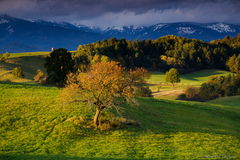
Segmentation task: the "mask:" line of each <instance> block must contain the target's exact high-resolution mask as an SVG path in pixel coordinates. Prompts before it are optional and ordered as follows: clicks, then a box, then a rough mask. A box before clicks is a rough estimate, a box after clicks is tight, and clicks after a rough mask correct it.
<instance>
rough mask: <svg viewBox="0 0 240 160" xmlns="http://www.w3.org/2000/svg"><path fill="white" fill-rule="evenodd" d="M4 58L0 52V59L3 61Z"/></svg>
mask: <svg viewBox="0 0 240 160" xmlns="http://www.w3.org/2000/svg"><path fill="white" fill-rule="evenodd" d="M4 59H5V57H4V56H3V54H2V53H0V61H3V60H4Z"/></svg>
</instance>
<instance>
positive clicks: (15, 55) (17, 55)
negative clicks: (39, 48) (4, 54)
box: [9, 52, 50, 58]
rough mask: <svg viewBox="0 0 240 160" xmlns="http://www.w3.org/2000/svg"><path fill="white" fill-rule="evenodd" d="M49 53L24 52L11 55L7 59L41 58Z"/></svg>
mask: <svg viewBox="0 0 240 160" xmlns="http://www.w3.org/2000/svg"><path fill="white" fill-rule="evenodd" d="M48 54H50V52H26V53H11V54H10V57H9V58H14V57H29V56H43V55H48Z"/></svg>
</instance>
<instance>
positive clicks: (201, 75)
mask: <svg viewBox="0 0 240 160" xmlns="http://www.w3.org/2000/svg"><path fill="white" fill-rule="evenodd" d="M228 74H235V73H231V72H228V71H223V70H218V69H209V70H201V71H196V72H192V73H187V74H181V75H180V78H181V82H180V84H189V85H201V84H202V83H204V82H205V81H207V79H208V77H209V76H211V75H218V76H219V75H223V76H227V75H228ZM164 78H165V73H163V72H152V76H151V78H150V79H149V80H148V82H150V83H156V84H158V83H165V79H164Z"/></svg>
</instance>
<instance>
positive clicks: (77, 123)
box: [0, 84, 240, 159]
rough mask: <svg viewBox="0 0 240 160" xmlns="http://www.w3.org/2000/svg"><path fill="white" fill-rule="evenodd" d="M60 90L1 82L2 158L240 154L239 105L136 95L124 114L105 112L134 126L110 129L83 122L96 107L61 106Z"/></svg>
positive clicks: (157, 156)
mask: <svg viewBox="0 0 240 160" xmlns="http://www.w3.org/2000/svg"><path fill="white" fill-rule="evenodd" d="M58 95H59V89H58V88H50V87H41V86H38V87H34V86H26V85H8V84H5V85H1V84H0V97H1V101H0V116H1V119H0V139H1V144H0V159H42V158H46V157H47V158H48V159H79V158H82V159H88V158H100V159H114V158H116V159H161V158H162V159H200V158H204V157H207V156H215V157H220V158H222V157H221V156H227V157H230V158H236V159H237V158H240V146H239V144H240V132H239V128H240V109H239V107H235V106H224V105H215V104H210V103H198V102H185V101H174V100H173V101H172V100H158V99H154V98H138V99H137V101H138V103H139V105H138V106H129V105H124V106H123V107H124V108H125V109H124V110H123V111H122V113H121V116H119V115H118V114H117V113H116V112H115V111H113V110H112V111H111V110H109V111H108V113H105V114H103V115H105V116H102V118H103V119H104V118H107V117H109V116H107V115H109V113H110V112H111V113H113V114H114V115H115V116H119V118H120V119H122V120H125V122H132V123H133V125H123V124H122V125H121V127H120V128H119V129H111V130H110V131H107V132H106V131H100V130H95V129H94V128H91V127H90V126H89V127H90V128H89V127H87V126H85V125H86V124H83V123H81V120H80V119H81V117H82V118H85V119H92V117H93V113H94V111H93V110H92V108H89V107H85V106H86V104H84V103H77V104H70V105H63V104H61V103H59V98H58ZM73 117H76V118H73ZM71 119H72V120H71ZM110 119H111V120H117V119H116V118H114V117H112V118H111V116H110ZM103 122H104V121H103ZM106 122H107V121H106ZM103 124H104V123H103ZM135 124H139V125H135Z"/></svg>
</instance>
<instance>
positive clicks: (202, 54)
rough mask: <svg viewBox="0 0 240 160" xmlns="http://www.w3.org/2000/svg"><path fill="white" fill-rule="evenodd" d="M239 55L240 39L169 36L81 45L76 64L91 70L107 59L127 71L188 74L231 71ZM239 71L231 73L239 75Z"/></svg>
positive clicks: (81, 68) (114, 39) (82, 69)
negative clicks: (94, 61) (99, 59)
mask: <svg viewBox="0 0 240 160" xmlns="http://www.w3.org/2000/svg"><path fill="white" fill-rule="evenodd" d="M239 53H240V36H238V37H234V38H229V37H225V38H224V39H223V40H216V41H212V42H210V43H206V42H204V41H202V40H196V39H189V38H184V37H176V36H173V35H168V36H165V37H160V38H158V39H156V40H151V39H148V40H141V41H139V40H138V39H136V40H134V41H130V40H126V39H124V38H122V39H120V40H117V39H116V38H110V39H109V40H102V41H101V42H100V41H97V42H96V43H92V44H87V45H83V46H82V45H80V46H79V47H78V50H77V52H76V53H75V54H74V56H73V57H74V59H75V61H76V66H75V68H76V69H79V70H81V71H84V70H85V69H86V68H87V67H86V66H87V65H88V64H89V63H90V62H91V60H92V59H93V57H94V56H95V55H99V56H103V55H104V56H106V57H108V58H110V59H112V60H115V61H118V62H120V64H121V65H123V66H124V67H126V68H134V67H144V68H147V69H149V70H161V71H167V70H169V69H170V68H177V69H178V70H179V72H181V73H186V72H192V71H195V70H201V69H209V68H216V69H230V67H229V66H228V65H227V63H228V62H229V60H230V57H233V56H234V55H235V57H239V56H238V55H239ZM235 59H236V58H235ZM239 59H240V57H239ZM235 61H237V60H235ZM239 64H240V63H239ZM231 65H235V63H231ZM236 65H237V64H236ZM232 68H237V67H232ZM239 68H240V67H239ZM230 70H231V69H230ZM236 70H237V69H235V70H231V71H233V72H238V71H236Z"/></svg>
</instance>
